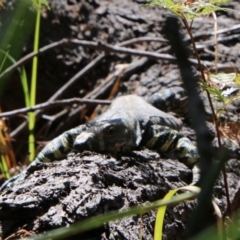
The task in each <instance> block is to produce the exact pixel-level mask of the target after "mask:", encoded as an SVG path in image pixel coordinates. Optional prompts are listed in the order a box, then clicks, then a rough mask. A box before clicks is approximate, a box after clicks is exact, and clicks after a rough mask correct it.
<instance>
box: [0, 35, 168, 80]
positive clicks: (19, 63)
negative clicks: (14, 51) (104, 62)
mask: <svg viewBox="0 0 240 240" xmlns="http://www.w3.org/2000/svg"><path fill="white" fill-rule="evenodd" d="M72 40H73V41H74V39H72ZM76 40H77V39H76ZM78 41H79V42H78V43H77V45H82V46H84V44H87V43H88V42H89V44H91V43H94V42H90V41H82V40H78ZM138 42H162V43H167V41H166V40H165V39H163V38H160V37H139V38H133V39H130V40H127V41H124V42H122V43H120V44H119V46H129V45H132V44H135V43H138ZM71 44H73V45H75V44H76V43H74V42H71V39H67V38H63V39H62V40H60V41H57V42H53V43H50V44H48V45H46V46H44V47H42V48H40V49H39V50H38V52H31V53H29V54H27V55H26V56H24V57H23V58H21V59H20V60H19V61H17V62H16V63H14V64H13V65H11V66H10V67H8V68H7V69H5V71H4V72H2V73H1V74H0V78H1V77H3V76H4V75H6V74H7V73H10V72H11V71H13V70H14V69H16V68H18V67H20V66H22V65H23V64H24V63H26V62H27V61H29V60H30V59H32V58H33V57H35V56H38V55H40V54H42V53H44V52H47V51H49V50H52V49H54V48H56V47H62V46H65V45H71Z"/></svg>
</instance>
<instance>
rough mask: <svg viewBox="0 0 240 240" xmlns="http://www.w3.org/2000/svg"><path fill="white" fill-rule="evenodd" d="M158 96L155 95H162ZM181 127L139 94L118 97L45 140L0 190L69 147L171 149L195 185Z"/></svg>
mask: <svg viewBox="0 0 240 240" xmlns="http://www.w3.org/2000/svg"><path fill="white" fill-rule="evenodd" d="M158 95H159V96H158V98H161V97H164V96H166V94H165V95H161V94H158ZM181 127H182V122H181V121H180V120H179V119H177V118H175V117H174V116H172V115H170V114H168V113H165V112H163V111H161V110H158V109H157V108H155V107H153V106H152V105H150V104H149V103H147V102H146V101H145V100H144V99H143V98H141V97H138V96H135V95H127V96H122V97H118V98H116V99H115V100H114V101H113V102H112V104H111V106H110V108H109V109H108V110H107V111H106V112H104V113H103V114H102V115H100V116H99V117H98V118H96V119H95V120H94V121H92V122H89V123H87V124H85V125H81V126H79V127H76V128H73V129H70V130H68V131H66V132H64V133H63V134H61V135H60V136H58V137H57V138H55V139H53V140H52V141H51V142H49V143H48V144H47V145H46V146H45V147H44V148H43V150H42V151H41V152H40V153H39V154H38V155H37V157H36V159H35V160H34V161H33V162H32V163H31V164H30V165H29V166H28V167H27V168H26V169H25V170H23V171H22V172H21V173H20V174H19V175H17V176H14V177H13V178H11V179H9V180H8V181H6V182H5V183H4V184H3V185H2V187H1V188H0V191H2V190H4V189H6V188H10V187H12V186H14V185H15V184H16V183H19V182H22V181H24V179H26V178H27V176H28V175H29V174H30V172H31V171H30V170H29V169H31V167H33V166H36V165H37V164H41V163H42V162H51V161H53V160H56V159H61V158H64V156H66V154H67V153H69V152H70V150H72V149H74V150H76V151H84V150H90V151H95V152H109V153H111V152H114V153H116V152H121V153H122V152H123V153H124V152H128V151H131V150H134V149H135V148H136V147H141V146H144V147H147V148H148V149H152V150H156V151H159V152H174V153H175V155H176V156H177V157H178V159H179V160H180V161H181V162H183V163H184V164H185V165H187V166H188V167H190V168H192V171H193V180H192V184H196V183H197V182H198V180H199V176H200V171H199V168H198V164H197V160H198V157H199V155H198V151H197V148H196V147H195V146H194V145H193V144H192V143H191V141H190V140H189V139H188V138H187V137H185V136H183V135H182V134H180V133H179V132H178V130H180V129H181Z"/></svg>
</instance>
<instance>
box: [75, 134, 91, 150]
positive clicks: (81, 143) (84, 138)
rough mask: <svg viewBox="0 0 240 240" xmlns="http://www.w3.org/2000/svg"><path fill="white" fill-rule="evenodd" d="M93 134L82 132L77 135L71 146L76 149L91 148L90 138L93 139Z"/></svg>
mask: <svg viewBox="0 0 240 240" xmlns="http://www.w3.org/2000/svg"><path fill="white" fill-rule="evenodd" d="M93 137H94V134H93V133H91V132H82V133H81V134H80V135H78V136H77V137H76V139H75V141H74V144H73V147H74V149H75V150H77V151H80V152H82V151H84V150H91V149H92V146H91V139H93Z"/></svg>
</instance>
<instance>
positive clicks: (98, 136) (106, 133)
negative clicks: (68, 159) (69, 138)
mask: <svg viewBox="0 0 240 240" xmlns="http://www.w3.org/2000/svg"><path fill="white" fill-rule="evenodd" d="M139 136H140V135H139ZM137 138H138V136H137V135H136V128H134V127H133V126H129V123H128V122H124V121H123V120H122V119H112V120H104V121H96V122H92V123H90V124H88V125H87V129H86V130H85V131H83V132H82V133H80V134H79V135H78V136H77V137H76V139H75V142H74V149H75V150H77V151H84V150H89V151H94V152H126V151H129V150H132V149H133V148H135V147H136V146H137V144H138V142H139V141H140V140H138V139H137Z"/></svg>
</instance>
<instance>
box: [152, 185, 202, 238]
mask: <svg viewBox="0 0 240 240" xmlns="http://www.w3.org/2000/svg"><path fill="white" fill-rule="evenodd" d="M179 190H187V191H191V192H194V193H197V194H198V193H200V188H199V187H196V186H186V187H181V188H176V189H173V190H170V191H169V192H168V193H167V194H166V195H165V197H164V198H163V200H167V201H169V200H171V199H172V197H173V196H174V195H175V194H176V193H177V192H178V191H179ZM166 209H167V205H164V206H162V207H160V208H159V209H158V211H157V215H156V221H155V227H154V240H162V236H163V222H164V217H165V212H166Z"/></svg>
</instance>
